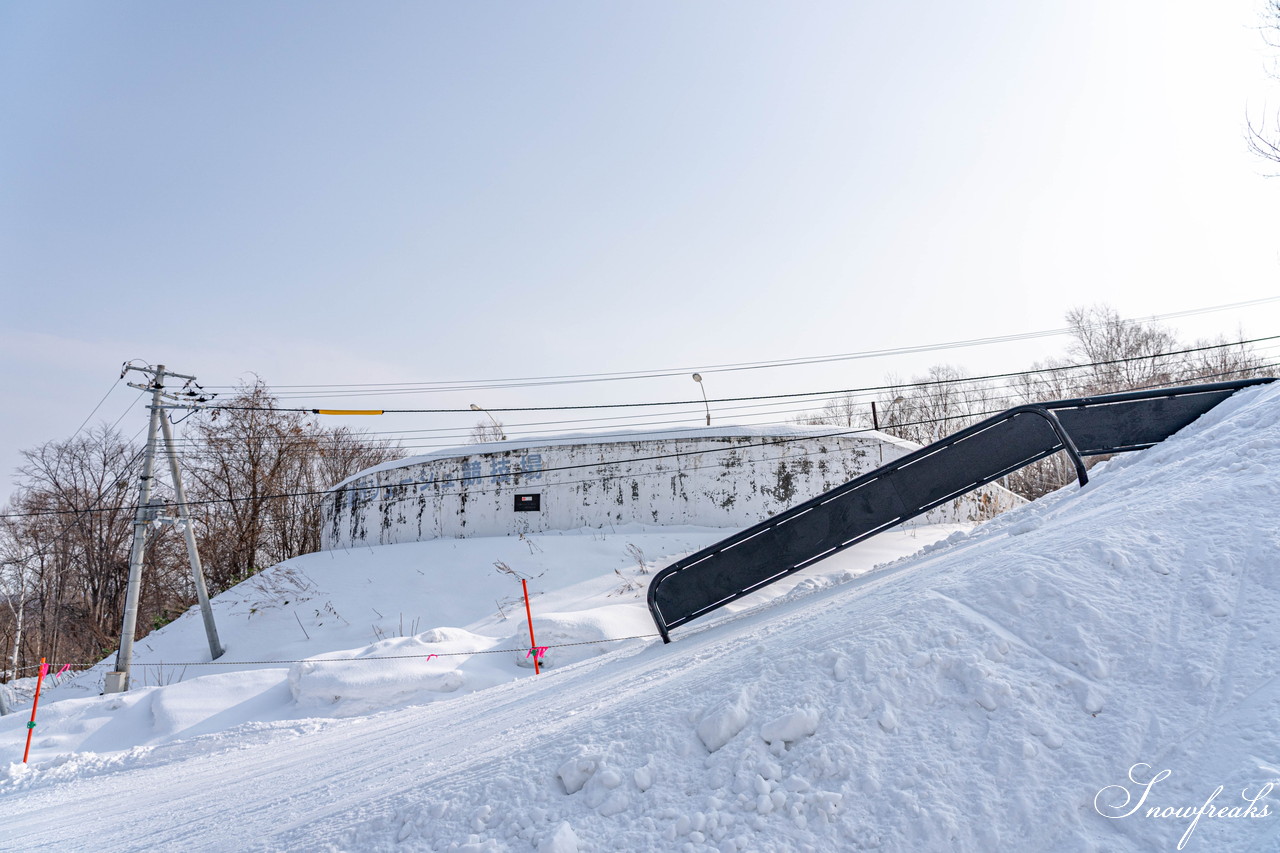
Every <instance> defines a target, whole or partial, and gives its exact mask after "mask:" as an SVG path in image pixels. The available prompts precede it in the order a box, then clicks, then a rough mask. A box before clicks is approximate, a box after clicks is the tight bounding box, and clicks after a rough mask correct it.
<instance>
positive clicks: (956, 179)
mask: <svg viewBox="0 0 1280 853" xmlns="http://www.w3.org/2000/svg"><path fill="white" fill-rule="evenodd" d="M1260 5H1261V2H1260V0H1257V2H1254V1H1253V0H1215V2H1192V0H1175V1H1173V2H1171V1H1170V0H1159V1H1158V0H1118V1H1117V0H1082V2H1069V3H1068V2H1035V3H1027V2H1022V0H1007V2H996V0H992V2H972V3H954V2H908V3H884V2H865V0H857V2H854V0H841V1H840V2H794V3H780V2H767V3H765V2H697V3H684V2H662V3H659V2H648V3H638V2H619V3H587V2H581V3H567V2H547V3H518V2H507V3H494V2H468V3H424V2H376V3H347V2H342V3H326V2H272V3H267V2H256V1H255V2H219V3H181V4H179V3H162V2H145V3H144V2H115V3H100V2H57V0H52V2H39V3H35V2H13V0H0V291H2V295H3V301H2V303H0V357H2V358H3V365H4V370H3V373H2V374H0V376H2V377H3V379H0V382H2V383H3V384H2V385H0V392H2V393H3V396H4V399H5V406H4V411H5V412H6V417H5V418H3V419H2V421H0V462H3V464H4V468H5V469H6V470H9V469H12V467H13V466H14V465H15V464H16V463H17V461H18V455H17V451H18V449H20V448H23V447H30V446H32V445H35V444H37V443H39V442H41V441H44V440H46V439H53V438H64V437H67V436H69V435H70V434H71V433H72V432H73V431H74V430H75V429H76V427H77V426H78V425H79V424H80V422H81V421H82V420H83V419H84V418H85V416H86V415H88V414H89V412H90V410H91V409H93V407H94V405H95V404H96V403H97V402H98V401H99V399H100V398H101V397H102V395H103V394H104V393H106V392H107V390H108V388H110V387H111V383H112V382H114V381H115V378H116V375H117V374H118V371H119V366H120V364H121V362H123V361H125V360H126V359H132V358H136V359H141V360H143V361H146V362H151V363H158V362H163V363H165V364H167V365H169V366H170V367H172V368H173V369H176V370H179V371H181V372H184V373H193V374H196V375H198V376H199V377H200V378H201V380H202V381H203V382H205V383H206V384H209V385H231V384H234V383H235V382H236V381H237V380H238V379H240V378H242V377H245V376H247V375H248V374H249V372H250V371H255V372H257V373H258V374H260V375H261V376H262V377H263V378H264V379H265V380H267V381H268V382H269V383H271V384H273V385H295V384H311V383H332V382H350V383H379V382H416V381H435V380H460V379H487V378H494V377H508V376H541V375H557V374H578V373H599V372H610V371H629V370H646V369H652V368H668V367H670V368H688V369H700V368H706V367H707V366H710V365H716V364H725V363H734V362H747V361H763V360H770V359H786V358H795V357H800V356H807V355H818V354H824V353H844V352H852V351H862V350H871V349H881V348H887V347H896V346H906V345H913V344H925V343H932V342H938V341H950V340H959V339H969V338H976V337H983V336H990V335H1003V334H1011V333H1017V332H1026V331H1033V330H1040V329H1052V328H1058V327H1061V326H1062V325H1063V314H1064V312H1065V311H1066V310H1067V309H1068V308H1070V307H1072V306H1074V305H1082V304H1090V303H1094V302H1101V301H1106V302H1109V303H1110V304H1112V305H1114V306H1115V307H1116V308H1117V309H1118V310H1119V311H1120V312H1121V313H1122V314H1124V315H1126V316H1149V315H1152V314H1162V313H1167V312H1173V311H1180V310H1185V309H1191V308H1198V307H1202V306H1210V305H1220V304H1224V303H1231V302H1237V301H1242V300H1250V299H1257V298H1261V297H1267V296H1277V295H1280V287H1278V286H1277V272H1278V271H1280V241H1278V240H1277V235H1280V215H1278V214H1280V178H1277V179H1268V178H1266V177H1265V174H1266V172H1267V171H1268V169H1267V164H1265V163H1263V162H1261V161H1259V160H1258V159H1256V158H1254V157H1252V156H1251V155H1250V154H1249V153H1248V151H1247V146H1246V143H1245V139H1244V129H1245V116H1246V111H1252V112H1253V113H1254V114H1256V115H1258V116H1261V115H1264V114H1266V111H1267V110H1270V111H1271V115H1273V116H1274V115H1275V108H1276V107H1277V106H1280V84H1277V83H1275V82H1274V81H1272V80H1270V79H1269V78H1268V77H1267V75H1266V69H1267V66H1268V56H1269V54H1268V52H1267V50H1266V46H1265V43H1264V41H1263V39H1262V37H1261V35H1260V34H1259V32H1258V31H1257V27H1258V26H1259V24H1260V23H1261V21H1260V17H1259V14H1260V9H1259V7H1260ZM1172 325H1174V326H1175V327H1176V328H1178V329H1179V331H1181V332H1182V333H1183V334H1184V335H1185V336H1187V337H1195V336H1198V335H1210V334H1216V333H1218V332H1226V333H1233V332H1235V331H1236V330H1237V329H1238V328H1242V329H1243V330H1244V331H1245V332H1246V334H1248V335H1250V336H1262V335H1270V334H1280V303H1273V304H1270V305H1267V306H1263V307H1258V308H1253V309H1250V310H1248V311H1234V312H1218V313H1213V314H1204V315H1197V316H1195V317H1190V318H1186V319H1184V320H1179V321H1176V322H1174V323H1173V324H1172ZM1064 345H1065V342H1064V341H1063V340H1062V339H1061V338H1056V339H1055V338H1047V339H1040V340H1036V341H1031V342H1025V343H1022V344H1017V345H1013V344H1005V345H1000V346H990V347H983V348H978V349H966V350H958V351H954V352H944V353H932V354H928V355H922V356H916V357H913V358H910V359H906V358H894V359H876V360H861V361H846V362H838V363H835V364H828V365H824V366H810V367H794V368H787V369H776V370H767V371H752V372H736V373H713V372H709V371H708V372H707V373H706V388H707V391H708V393H709V394H710V395H711V396H712V397H717V396H737V395H744V394H752V393H782V392H787V391H796V390H813V389H820V388H838V387H848V386H851V385H858V384H873V383H876V382H878V381H880V380H881V379H883V377H884V375H885V374H886V373H887V372H890V371H894V372H897V373H899V374H904V375H905V374H910V373H911V372H912V371H913V370H920V369H923V368H924V367H926V366H928V365H929V364H931V363H936V362H942V361H950V362H952V363H956V364H960V365H964V366H966V367H968V368H969V369H971V370H973V371H975V372H982V371H1000V370H1016V369H1020V368H1022V367H1026V366H1028V365H1029V364H1030V363H1031V362H1032V361H1033V360H1035V359H1038V358H1044V357H1046V356H1048V355H1053V354H1057V353H1060V352H1061V350H1062V348H1063V347H1064ZM135 396H136V392H128V391H127V389H123V388H117V390H116V391H114V392H112V395H111V396H110V397H109V399H108V400H107V403H106V404H104V406H103V408H102V409H101V410H100V412H99V415H98V416H97V417H106V418H107V419H108V420H115V418H116V417H117V416H119V415H120V414H121V413H122V412H124V411H125V408H126V407H127V405H128V404H129V402H130V400H131V399H133V398H134V397H135ZM691 396H692V397H696V396H697V388H696V387H695V386H694V385H693V383H692V382H691V381H690V380H689V379H688V378H687V376H676V377H669V378H665V379H655V380H645V381H637V382H629V383H628V382H615V383H608V384H605V385H591V384H584V385H569V386H550V387H539V388H534V389H523V390H519V389H505V390H504V389H490V390H486V391H483V392H480V391H474V392H455V393H450V394H437V395H431V396H417V397H412V398H410V397H404V398H391V399H385V398H382V399H379V398H367V399H365V398H357V399H352V398H342V399H338V398H325V397H321V396H310V397H307V398H306V399H305V400H303V402H307V403H314V404H316V405H341V406H343V407H346V406H350V405H357V404H358V405H361V406H364V405H370V406H373V405H386V406H393V405H394V406H450V405H460V406H464V407H465V406H466V405H467V404H468V403H469V402H478V403H480V404H481V405H485V406H491V407H499V406H504V405H553V404H559V403H565V404H572V403H587V402H599V401H627V400H637V399H681V398H689V397H691ZM726 417H727V415H726ZM95 419H96V418H95ZM508 420H509V421H512V420H518V419H517V418H514V417H512V418H508ZM144 421H145V414H144V412H143V411H142V410H141V409H137V410H135V411H134V412H133V413H132V414H130V415H128V416H127V417H126V418H125V420H124V421H122V424H121V425H122V428H125V429H126V430H127V431H128V432H129V433H132V431H133V429H134V428H137V427H141V426H142V425H143V423H144ZM474 421H475V418H474V416H472V415H468V416H465V417H464V416H459V417H456V418H453V419H434V420H426V419H417V420H413V421H412V422H406V423H403V424H396V423H391V422H381V423H379V424H378V428H381V429H394V428H412V427H443V426H454V425H463V426H465V425H470V424H471V423H474ZM690 421H691V423H696V422H697V418H696V416H694V417H692V418H691V419H690ZM356 425H362V426H363V425H369V424H368V422H364V423H359V422H357V424H356Z"/></svg>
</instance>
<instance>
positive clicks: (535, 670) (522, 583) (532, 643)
mask: <svg viewBox="0 0 1280 853" xmlns="http://www.w3.org/2000/svg"><path fill="white" fill-rule="evenodd" d="M520 586H521V587H522V588H523V589H524V615H525V616H527V617H528V619H529V647H530V648H532V649H533V674H534V675H540V674H541V673H542V668H541V667H539V666H538V642H537V641H536V640H534V639H533V611H532V610H530V609H529V582H528V581H526V580H525V579H524V578H520ZM36 689H37V690H39V688H36ZM35 713H36V712H35V709H34V708H33V709H32V710H31V715H32V718H33V719H34V718H35Z"/></svg>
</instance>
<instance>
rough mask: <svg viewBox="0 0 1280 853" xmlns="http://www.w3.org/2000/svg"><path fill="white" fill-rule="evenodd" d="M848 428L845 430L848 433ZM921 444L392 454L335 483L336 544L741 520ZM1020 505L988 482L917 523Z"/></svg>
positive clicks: (747, 442) (697, 433) (826, 432)
mask: <svg viewBox="0 0 1280 853" xmlns="http://www.w3.org/2000/svg"><path fill="white" fill-rule="evenodd" d="M842 433H844V434H842ZM916 447H917V445H914V444H912V443H911V442H907V441H902V440H900V439H897V438H894V437H892V436H889V435H886V434H884V433H881V432H873V431H870V430H867V431H858V432H850V431H848V430H841V429H840V428H838V427H800V426H796V427H776V426H770V427H707V428H699V429H673V430H658V431H645V432H621V433H618V432H615V433H608V434H600V433H593V434H583V435H564V436H558V437H556V438H540V439H523V440H514V441H501V442H491V443H488V444H479V445H471V446H468V447H459V448H454V449H450V450H444V451H439V452H436V453H430V454H427V455H425V456H415V457H410V458H407V459H400V460H397V461H394V462H388V463H385V464H382V465H379V466H376V467H374V468H369V469H368V470H365V471H362V472H360V473H359V474H357V475H355V476H354V477H351V478H348V479H347V480H344V481H343V482H342V483H339V484H338V485H337V486H335V487H334V488H333V489H332V490H331V492H330V496H329V497H328V498H327V499H326V502H325V507H324V532H323V541H324V546H325V547H326V548H343V547H350V546H353V545H375V544H391V543H395V542H413V541H418V540H423V539H436V538H443V537H454V538H461V537H467V536H504V535H507V536H514V535H518V534H521V533H536V532H540V531H546V530H578V529H581V528H607V527H610V526H613V525H623V524H632V523H639V524H653V525H679V524H691V525H699V526H705V527H725V528H742V527H747V526H749V525H751V524H754V523H756V522H758V521H761V520H763V519H765V518H768V517H769V516H771V515H775V514H777V513H779V512H781V511H782V510H784V509H787V508H788V507H791V506H794V505H795V504H797V503H800V502H802V501H804V500H807V499H809V498H811V497H815V496H816V495H819V494H821V493H823V492H825V491H828V490H830V489H832V488H835V487H836V486H839V485H841V484H843V483H846V482H848V481H849V480H852V479H854V478H855V477H857V476H859V475H861V474H864V473H866V472H867V471H870V470H871V469H873V468H876V467H879V466H880V465H882V464H884V463H885V462H889V461H892V460H893V459H896V458H898V457H899V456H903V455H905V454H907V453H909V452H911V451H912V450H914V449H916ZM1017 503H1021V498H1018V497H1017V496H1016V495H1014V494H1013V493H1012V492H1009V491H1007V490H1005V489H1002V488H1000V487H998V486H986V487H984V488H982V489H980V490H978V491H976V492H972V493H970V494H969V495H966V496H964V497H961V498H958V499H956V500H954V501H951V502H949V503H948V504H946V505H944V506H942V507H939V508H937V509H935V510H933V511H932V512H930V513H929V514H928V515H927V516H925V517H923V518H922V519H921V521H928V522H943V521H978V520H980V519H983V518H987V517H989V516H991V515H994V514H996V513H998V512H1002V511H1004V510H1005V509H1008V508H1009V507H1011V506H1013V505H1015V504H1017Z"/></svg>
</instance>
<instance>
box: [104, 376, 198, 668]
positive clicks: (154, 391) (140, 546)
mask: <svg viewBox="0 0 1280 853" xmlns="http://www.w3.org/2000/svg"><path fill="white" fill-rule="evenodd" d="M131 370H136V371H138V372H139V373H147V374H150V375H151V377H152V379H151V382H150V383H148V384H146V385H137V384H134V383H132V382H130V383H128V384H129V387H131V388H137V389H139V390H142V391H150V392H151V406H150V409H151V420H150V423H149V424H148V426H147V447H146V452H145V454H144V456H143V458H142V475H141V477H140V478H139V481H138V508H137V510H136V511H135V512H134V516H133V548H132V550H131V551H130V552H129V582H128V585H127V586H126V588H125V597H124V624H123V625H122V626H121V628H120V651H119V652H117V653H116V668H115V671H113V672H108V673H107V675H106V683H105V691H104V692H106V693H123V692H124V691H126V690H128V689H129V667H130V665H131V664H132V662H133V639H134V634H135V633H136V631H137V627H138V596H139V594H140V592H141V590H142V560H143V556H144V554H145V552H146V546H147V528H148V527H149V526H150V525H151V523H152V522H153V521H155V520H156V514H157V508H156V506H155V505H153V504H152V502H151V487H152V483H153V481H154V475H155V463H156V444H157V443H158V436H157V433H158V432H159V429H158V427H160V426H161V425H162V424H163V427H164V440H165V446H166V447H167V449H168V452H169V465H170V469H169V470H170V473H171V474H172V476H173V488H174V491H175V492H176V493H177V498H178V512H179V516H180V519H181V522H183V523H185V530H184V532H185V534H186V541H187V555H188V556H189V557H190V559H191V572H192V577H193V580H194V581H195V587H196V597H197V598H198V599H199V601H200V608H201V610H202V612H203V613H204V624H205V633H206V634H207V635H208V637H209V653H210V655H211V656H212V658H214V659H216V658H218V657H220V656H221V655H222V652H223V649H222V645H221V644H220V643H219V641H218V632H217V628H216V627H215V626H214V624H213V611H212V609H211V608H210V607H209V595H208V592H207V591H206V589H205V584H204V573H203V572H202V571H201V568H200V555H199V553H198V552H197V551H196V540H195V532H194V531H193V530H192V528H191V518H190V515H189V514H188V512H187V501H186V494H185V493H184V491H183V488H182V478H181V477H180V476H179V473H178V460H177V450H176V448H175V447H174V443H173V432H172V429H171V428H170V426H169V422H168V418H167V415H165V413H164V406H163V404H162V402H161V398H163V397H170V398H172V395H169V394H165V392H164V379H165V377H166V376H172V377H175V378H178V379H187V380H190V381H193V382H194V381H195V377H194V376H184V375H183V374H181V373H171V372H167V371H166V370H165V367H164V365H163V364H159V365H156V366H155V367H134V366H132V365H126V366H125V369H124V373H128V372H129V371H131ZM122 375H123V374H122Z"/></svg>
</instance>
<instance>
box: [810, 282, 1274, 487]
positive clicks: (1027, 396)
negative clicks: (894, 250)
mask: <svg viewBox="0 0 1280 853" xmlns="http://www.w3.org/2000/svg"><path fill="white" fill-rule="evenodd" d="M1066 319H1067V324H1068V328H1069V329H1070V336H1071V343H1070V345H1069V346H1068V348H1067V352H1066V355H1065V356H1062V357H1059V358H1050V359H1048V360H1046V361H1043V362H1036V363H1035V364H1034V365H1032V368H1031V370H1030V371H1028V372H1026V373H1021V374H1018V375H1017V376H1014V377H1011V378H1009V379H1004V380H992V379H970V378H967V375H966V374H965V372H964V371H963V370H961V369H960V368H958V367H955V366H952V365H948V364H943V365H935V366H933V367H931V368H929V370H928V371H926V373H925V374H924V375H921V376H913V377H911V378H910V379H903V378H901V377H899V376H894V375H891V376H889V377H888V380H887V385H888V388H887V390H884V391H882V392H881V393H879V394H878V395H877V396H876V398H875V401H876V416H875V421H876V422H878V424H879V427H880V429H881V430H882V431H884V432H886V433H888V434H890V435H893V436H896V437H898V438H904V439H907V440H908V441H913V442H916V443H918V444H930V443H932V442H934V441H937V440H939V439H941V438H945V437H946V436H948V435H950V434H951V433H954V432H957V431H959V430H961V429H963V428H965V427H966V426H969V425H970V424H973V423H977V422H978V421H980V420H982V419H984V418H986V417H989V416H991V415H994V414H997V413H999V412H1002V411H1004V410H1005V409H1009V408H1012V407H1014V406H1019V405H1022V404H1024V403H1036V402H1043V401H1046V400H1062V399H1071V398H1075V397H1087V396H1092V395H1095V394H1111V393H1118V392H1121V391H1133V390H1138V389H1142V388H1156V387H1168V386H1174V385H1189V384H1195V383H1197V382H1220V381H1229V380H1233V379H1248V378H1250V377H1254V376H1261V375H1264V374H1265V372H1266V370H1265V369H1266V367H1267V365H1266V364H1265V360H1264V359H1262V358H1261V357H1260V356H1259V355H1258V353H1257V352H1256V351H1255V350H1254V349H1253V347H1252V346H1251V345H1249V344H1247V343H1244V342H1243V341H1242V339H1237V340H1236V341H1235V342H1232V341H1229V340H1227V339H1226V338H1225V337H1223V336H1219V337H1218V338H1216V339H1214V340H1198V341H1195V342H1194V343H1184V342H1182V341H1180V340H1179V339H1178V336H1177V335H1176V334H1174V333H1173V332H1172V331H1170V330H1169V329H1168V328H1166V327H1164V326H1161V325H1160V324H1158V323H1154V322H1134V321H1128V320H1124V319H1123V318H1121V317H1120V315H1119V313H1118V312H1117V311H1116V310H1115V309H1114V308H1111V307H1109V306H1106V305H1096V306H1092V307H1088V308H1083V307H1082V308H1074V309H1072V310H1071V311H1069V312H1067V317H1066ZM1187 350H1193V351H1191V352H1186V351H1187ZM1196 350H1198V351H1196ZM795 420H796V422H797V423H801V424H814V425H824V426H845V427H851V428H863V429H865V428H870V427H872V426H873V416H872V410H871V406H870V404H869V403H868V402H866V401H864V400H861V399H858V398H855V397H853V396H852V395H847V396H845V397H841V398H837V399H832V400H828V401H827V402H826V404H825V405H824V407H823V408H822V409H821V410H820V411H819V412H815V413H812V414H807V415H801V416H799V417H797V418H796V419H795ZM1103 458H1104V457H1091V458H1090V459H1088V460H1086V463H1087V464H1091V465H1092V464H1096V463H1098V462H1100V461H1102V459H1103ZM1075 476H1076V475H1075V468H1074V467H1073V466H1072V464H1071V462H1070V460H1068V459H1067V458H1066V454H1064V453H1058V454H1055V455H1054V456H1051V457H1049V458H1047V459H1043V460H1041V461H1039V462H1036V463H1034V464H1032V465H1029V466H1027V467H1026V468H1023V469H1021V470H1020V471H1016V472H1014V473H1013V474H1010V475H1009V476H1008V477H1006V478H1005V479H1004V483H1003V485H1005V486H1006V487H1007V488H1009V489H1012V490H1013V491H1014V492H1017V493H1018V494H1020V495H1022V496H1023V497H1026V498H1029V499H1035V498H1038V497H1040V496H1041V495H1044V494H1047V493H1048V492H1051V491H1053V490H1054V489H1057V488H1060V487H1061V486H1063V485H1066V484H1067V483H1070V482H1073V481H1074V480H1075Z"/></svg>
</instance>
